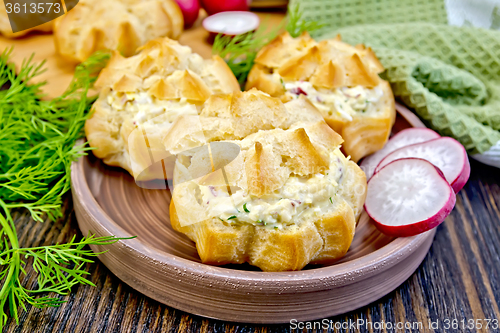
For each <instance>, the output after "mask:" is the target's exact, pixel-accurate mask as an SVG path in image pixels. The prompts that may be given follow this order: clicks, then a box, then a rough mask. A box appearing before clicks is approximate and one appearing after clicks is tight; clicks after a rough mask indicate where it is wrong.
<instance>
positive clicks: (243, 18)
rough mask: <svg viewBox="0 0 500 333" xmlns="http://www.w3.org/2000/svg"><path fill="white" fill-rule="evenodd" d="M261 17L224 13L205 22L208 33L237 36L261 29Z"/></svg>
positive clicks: (241, 13)
mask: <svg viewBox="0 0 500 333" xmlns="http://www.w3.org/2000/svg"><path fill="white" fill-rule="evenodd" d="M259 24H260V20H259V17H258V16H257V15H256V14H254V13H251V12H222V13H218V14H215V15H212V16H209V17H207V18H206V19H204V20H203V28H205V29H206V30H207V31H209V32H211V33H214V34H219V33H222V34H224V35H229V36H236V35H241V34H244V33H247V32H249V31H253V30H255V29H257V28H258V27H259Z"/></svg>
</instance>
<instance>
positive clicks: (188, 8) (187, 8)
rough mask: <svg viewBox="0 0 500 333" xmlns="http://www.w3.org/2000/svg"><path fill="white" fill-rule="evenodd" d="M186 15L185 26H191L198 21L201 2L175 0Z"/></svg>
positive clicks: (184, 15) (195, 0)
mask: <svg viewBox="0 0 500 333" xmlns="http://www.w3.org/2000/svg"><path fill="white" fill-rule="evenodd" d="M175 2H177V4H178V5H179V8H180V9H181V12H182V16H183V17H184V28H189V27H191V26H192V25H193V23H194V22H196V19H197V18H198V15H199V14H200V8H201V6H200V2H199V1H198V0H175Z"/></svg>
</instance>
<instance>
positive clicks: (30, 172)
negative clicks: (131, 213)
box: [0, 49, 119, 331]
mask: <svg viewBox="0 0 500 333" xmlns="http://www.w3.org/2000/svg"><path fill="white" fill-rule="evenodd" d="M11 52H12V49H10V50H7V51H4V52H3V53H2V54H1V55H0V87H1V88H0V282H1V283H2V284H1V288H0V331H2V329H3V327H4V326H5V324H6V322H7V319H8V316H7V311H8V313H9V314H10V316H11V317H13V318H15V320H16V322H18V321H19V311H20V309H22V310H26V304H31V305H32V306H35V307H45V306H58V305H60V304H61V303H62V301H61V300H60V299H59V298H57V297H49V296H46V295H40V294H44V293H47V292H55V293H57V294H66V293H68V292H69V290H70V289H71V287H72V286H73V285H75V284H78V283H83V284H90V285H92V282H90V281H89V280H88V279H86V278H85V276H86V275H87V274H88V273H87V272H86V271H85V270H83V265H84V264H85V263H88V262H92V260H90V259H89V257H94V256H96V255H97V254H95V253H93V252H92V251H91V250H90V249H87V248H85V247H86V246H87V245H106V244H111V243H114V242H116V241H118V240H119V239H118V238H115V237H104V238H98V237H94V236H92V235H90V236H88V237H86V238H83V239H82V240H81V241H76V240H75V238H73V239H72V240H71V241H70V242H69V243H67V244H56V245H51V246H43V247H37V248H22V247H20V245H19V241H18V237H17V234H16V228H15V224H14V220H13V218H12V213H11V211H12V210H13V209H26V210H28V211H29V212H30V214H31V217H32V218H33V219H34V220H35V221H38V222H43V221H44V219H45V218H46V217H47V218H48V219H51V220H54V219H56V218H58V217H61V215H62V213H61V205H62V196H63V195H64V194H65V193H66V192H67V191H68V190H69V188H70V168H71V163H72V162H73V161H74V160H76V159H77V158H78V157H80V156H82V155H84V154H85V153H86V151H88V150H89V149H90V148H89V147H87V146H86V145H80V146H75V144H76V142H77V140H78V139H80V138H82V137H83V130H82V129H83V125H84V123H85V120H86V119H87V117H88V112H89V110H90V106H91V104H92V102H93V101H94V100H95V98H94V97H89V96H88V93H89V89H90V88H91V87H92V84H93V82H94V81H95V79H96V75H97V73H98V71H99V70H100V69H101V68H102V67H103V66H104V65H105V64H106V63H107V59H108V58H109V54H105V53H98V54H96V55H95V56H92V57H91V58H90V59H89V60H88V61H86V62H85V63H83V64H81V65H79V66H78V67H77V68H76V71H75V76H74V79H73V81H72V83H71V84H70V86H69V88H68V90H67V91H66V92H65V93H64V94H63V95H62V96H61V97H58V98H55V99H53V100H49V101H47V100H42V98H41V97H42V96H43V95H42V92H41V90H40V88H41V86H42V85H43V84H42V83H39V84H29V83H28V82H30V81H31V80H32V79H33V78H34V77H35V76H37V75H39V74H40V73H41V72H42V66H43V63H42V64H40V65H35V64H33V62H32V58H30V59H28V60H27V61H25V62H23V64H22V66H21V68H20V70H19V71H18V72H17V73H16V70H15V67H14V65H13V64H11V63H10V62H9V57H10V55H11ZM28 266H31V267H32V268H33V270H34V271H35V272H36V274H37V282H38V283H37V286H36V287H35V288H34V289H33V290H31V289H28V288H26V287H25V286H23V285H22V284H21V276H22V275H25V274H26V268H27V267H28ZM7 308H8V309H9V310H7Z"/></svg>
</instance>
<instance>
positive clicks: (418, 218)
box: [365, 158, 456, 237]
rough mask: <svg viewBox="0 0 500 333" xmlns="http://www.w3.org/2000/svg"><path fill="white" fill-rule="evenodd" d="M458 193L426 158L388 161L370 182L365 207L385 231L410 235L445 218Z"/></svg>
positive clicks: (435, 224)
mask: <svg viewBox="0 0 500 333" xmlns="http://www.w3.org/2000/svg"><path fill="white" fill-rule="evenodd" d="M455 201H456V196H455V192H454V191H453V189H452V188H451V186H450V185H449V184H448V182H447V181H446V179H445V177H444V175H443V173H442V172H441V171H440V170H439V169H438V168H436V167H435V166H434V165H432V164H431V163H429V162H428V161H426V160H423V159H418V158H405V159H401V160H396V161H394V162H392V163H389V164H387V165H386V166H385V167H384V168H382V169H381V170H380V171H379V172H377V173H376V174H375V175H374V176H373V177H372V178H371V179H370V181H369V182H368V190H367V197H366V201H365V210H366V212H367V213H368V215H370V217H371V218H372V219H373V220H374V221H375V225H376V226H377V228H378V229H379V230H380V231H382V232H383V233H384V234H387V235H390V236H396V237H407V236H413V235H417V234H420V233H422V232H425V231H427V230H430V229H432V228H434V227H436V226H438V225H439V224H441V222H443V221H444V219H445V218H446V217H447V216H448V215H449V214H450V212H451V211H452V209H453V207H454V206H455Z"/></svg>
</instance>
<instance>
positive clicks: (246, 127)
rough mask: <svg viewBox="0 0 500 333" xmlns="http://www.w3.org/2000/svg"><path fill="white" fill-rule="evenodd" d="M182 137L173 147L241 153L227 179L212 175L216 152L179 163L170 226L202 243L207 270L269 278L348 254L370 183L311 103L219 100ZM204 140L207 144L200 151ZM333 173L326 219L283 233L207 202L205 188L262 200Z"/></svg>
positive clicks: (242, 96)
mask: <svg viewBox="0 0 500 333" xmlns="http://www.w3.org/2000/svg"><path fill="white" fill-rule="evenodd" d="M259 121H260V122H259ZM196 122H198V123H196ZM238 126H240V127H238ZM262 128H263V130H259V129H262ZM174 131H175V134H174V132H172V133H171V136H170V137H169V138H168V139H169V140H171V141H169V142H170V144H172V142H174V141H175V146H176V147H181V148H184V149H186V148H191V147H193V146H196V145H198V146H201V145H202V144H204V143H206V142H213V141H220V140H223V141H225V142H227V143H231V144H234V145H237V146H238V147H239V149H240V150H239V153H238V155H237V157H236V158H234V160H232V161H227V163H223V165H225V167H224V172H222V170H221V169H217V168H216V169H217V170H216V171H215V172H214V171H213V169H212V167H211V164H216V159H217V156H218V155H217V154H218V152H217V151H215V150H214V149H212V150H211V153H209V152H208V149H206V150H203V149H200V150H198V151H197V152H195V153H189V156H186V158H183V155H182V154H181V156H180V157H179V158H178V161H177V163H176V169H175V170H176V172H175V176H174V183H175V188H174V190H173V193H172V201H171V204H170V220H171V223H172V227H173V228H174V229H175V230H177V231H179V232H182V233H184V234H186V235H187V236H188V237H189V238H190V239H192V240H193V241H194V242H196V248H197V250H198V253H199V255H200V258H201V260H202V262H204V263H209V264H214V265H223V264H228V263H243V262H249V263H250V264H251V265H255V266H258V267H259V268H261V269H262V270H264V271H287V270H299V269H302V268H303V267H304V266H305V265H307V264H308V263H310V262H312V263H318V264H322V263H330V262H332V261H335V260H337V259H338V258H340V257H342V256H343V255H344V254H345V253H346V252H347V250H348V249H349V246H350V244H351V242H352V239H353V236H354V229H355V225H356V220H357V219H358V218H359V215H360V213H361V210H362V206H363V203H364V198H365V195H366V193H365V192H366V177H365V175H364V173H363V171H362V170H361V169H360V168H359V167H358V166H357V165H356V164H355V163H354V162H352V161H349V160H347V159H346V158H345V157H344V156H343V155H342V154H341V153H340V152H339V151H338V147H339V146H340V144H341V143H342V138H341V137H340V136H339V135H338V134H337V133H335V132H334V131H333V130H332V129H331V128H330V127H329V126H328V125H327V124H326V123H325V122H324V120H323V119H322V117H321V115H320V114H319V112H318V110H317V109H316V108H314V107H313V106H312V105H311V104H310V102H309V101H308V100H307V99H305V98H303V97H302V98H299V99H296V100H293V101H291V102H289V103H287V104H285V105H283V104H282V103H281V102H280V101H279V100H278V99H275V98H270V97H268V96H266V95H264V94H263V93H261V92H258V91H256V90H252V91H248V92H245V93H240V92H237V93H234V94H232V95H213V96H211V97H210V98H209V99H208V100H207V102H206V103H205V106H204V109H203V110H202V111H201V112H200V116H199V117H194V116H184V117H181V118H179V119H178V121H177V123H176V125H175V126H174ZM199 132H203V133H204V135H201V136H199V135H198V134H199ZM235 133H239V135H236V134H235ZM242 135H243V136H242ZM197 137H198V138H200V137H201V138H203V139H204V140H206V141H204V142H202V141H199V142H197V143H196V140H197V139H195V138H197ZM211 147H212V145H211ZM222 149H224V148H222ZM179 150H180V151H182V150H183V149H179ZM332 151H336V153H334V154H333V153H332ZM332 154H333V155H332ZM210 156H211V157H210ZM332 163H333V164H332ZM331 165H336V167H335V169H337V168H339V169H340V170H342V171H341V172H342V177H340V179H339V184H338V189H337V192H336V194H335V195H334V198H333V200H332V199H331V198H330V201H328V198H327V199H326V205H323V206H321V207H322V208H321V210H322V211H320V212H318V213H314V215H311V217H310V218H306V219H299V220H297V221H296V222H294V223H291V224H287V225H285V226H283V228H278V229H274V228H265V227H263V226H258V225H253V224H248V223H230V222H227V221H223V220H221V219H219V217H218V216H213V215H211V214H210V212H209V211H208V210H207V209H208V208H207V206H206V205H205V204H204V203H203V202H201V200H200V198H199V193H200V188H199V186H223V188H228V190H227V191H238V190H243V191H245V192H246V193H248V194H249V195H250V196H253V197H257V198H260V197H262V196H264V195H272V194H273V193H276V192H275V191H277V190H280V189H281V188H283V186H284V185H285V183H286V182H287V180H288V179H289V178H290V177H292V176H293V177H301V176H302V177H310V176H314V175H317V174H318V173H321V174H326V173H328V170H330V168H331ZM311 190H312V191H315V190H317V189H316V188H313V189H311ZM197 193H198V194H197ZM228 193H229V192H228ZM231 193H233V192H231Z"/></svg>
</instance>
